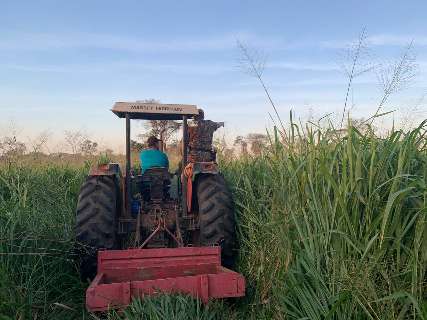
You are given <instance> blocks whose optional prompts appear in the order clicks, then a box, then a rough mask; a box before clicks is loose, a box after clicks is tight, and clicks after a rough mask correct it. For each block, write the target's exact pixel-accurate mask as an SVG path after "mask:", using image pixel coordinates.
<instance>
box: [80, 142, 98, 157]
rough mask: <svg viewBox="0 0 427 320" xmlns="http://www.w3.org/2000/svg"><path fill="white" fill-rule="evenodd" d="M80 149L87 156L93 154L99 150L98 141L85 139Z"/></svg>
mask: <svg viewBox="0 0 427 320" xmlns="http://www.w3.org/2000/svg"><path fill="white" fill-rule="evenodd" d="M80 151H81V153H82V154H83V155H85V156H93V155H94V154H95V153H96V152H97V151H98V143H97V142H94V141H91V140H89V139H85V140H83V141H82V142H81V143H80Z"/></svg>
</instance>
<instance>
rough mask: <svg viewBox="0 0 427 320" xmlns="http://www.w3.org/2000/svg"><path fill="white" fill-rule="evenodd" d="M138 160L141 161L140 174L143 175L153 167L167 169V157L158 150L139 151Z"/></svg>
mask: <svg viewBox="0 0 427 320" xmlns="http://www.w3.org/2000/svg"><path fill="white" fill-rule="evenodd" d="M139 158H140V159H141V168H142V173H144V172H145V171H146V170H147V169H150V168H154V167H163V168H169V160H168V156H167V155H166V153H164V152H161V151H159V150H156V149H147V150H143V151H141V154H140V155H139Z"/></svg>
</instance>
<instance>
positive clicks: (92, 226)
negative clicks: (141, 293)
mask: <svg viewBox="0 0 427 320" xmlns="http://www.w3.org/2000/svg"><path fill="white" fill-rule="evenodd" d="M118 194H119V190H118V185H117V183H116V179H115V177H113V176H90V177H88V178H87V179H86V181H85V182H84V183H83V185H82V187H81V189H80V193H79V198H78V203H77V213H76V228H75V232H76V253H77V255H78V259H77V260H78V263H79V267H80V276H81V278H82V280H83V281H85V280H87V279H90V280H92V279H93V278H94V277H95V275H96V268H97V252H98V250H99V249H117V248H118V243H119V242H118V238H117V214H118V208H119V197H118Z"/></svg>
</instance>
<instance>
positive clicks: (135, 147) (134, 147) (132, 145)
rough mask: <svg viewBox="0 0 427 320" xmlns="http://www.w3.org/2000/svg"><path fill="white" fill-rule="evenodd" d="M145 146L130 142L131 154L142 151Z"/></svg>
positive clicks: (133, 141)
mask: <svg viewBox="0 0 427 320" xmlns="http://www.w3.org/2000/svg"><path fill="white" fill-rule="evenodd" d="M145 147H146V145H145V144H144V143H140V142H138V141H135V140H132V139H131V140H130V149H131V151H133V152H140V151H141V150H142V149H144V148H145Z"/></svg>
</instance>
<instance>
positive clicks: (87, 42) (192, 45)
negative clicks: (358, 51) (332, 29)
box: [0, 31, 427, 53]
mask: <svg viewBox="0 0 427 320" xmlns="http://www.w3.org/2000/svg"><path fill="white" fill-rule="evenodd" d="M288 38H289V37H285V36H283V37H281V36H274V37H273V36H265V35H260V34H255V33H248V32H244V31H235V32H230V33H226V34H217V35H208V36H197V37H195V36H185V37H184V36H181V37H162V38H155V39H153V38H150V37H147V36H144V35H139V36H136V35H133V36H123V35H117V34H102V33H7V32H5V34H3V36H2V41H1V42H0V49H1V50H9V51H15V50H20V51H51V50H67V49H104V50H114V51H124V52H145V53H156V52H201V51H223V50H231V49H235V47H236V40H237V39H239V40H240V41H242V42H244V43H247V44H249V45H250V46H253V47H256V48H261V49H263V50H300V49H309V48H323V49H338V48H345V47H348V46H349V45H350V44H351V43H352V42H354V41H353V40H354V39H349V40H348V39H324V40H322V39H320V40H317V41H312V40H310V41H307V40H303V39H302V40H297V41H296V40H290V39H288ZM411 41H414V44H415V45H416V46H427V35H397V34H374V35H371V36H369V37H368V39H367V42H368V43H369V44H370V45H372V46H404V45H407V44H408V43H410V42H411Z"/></svg>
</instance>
